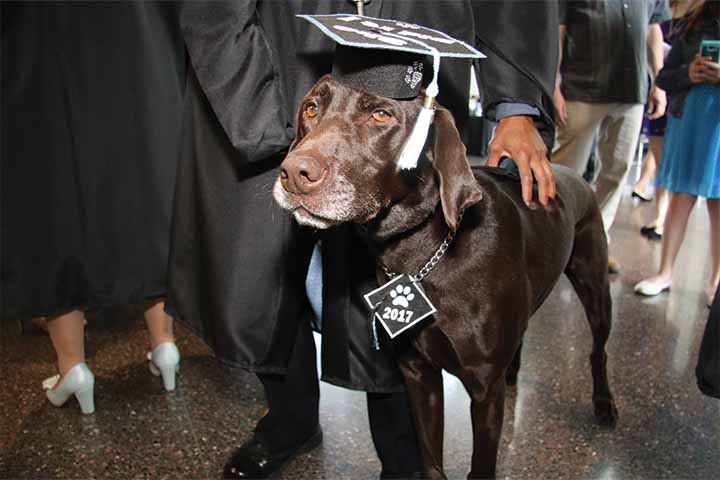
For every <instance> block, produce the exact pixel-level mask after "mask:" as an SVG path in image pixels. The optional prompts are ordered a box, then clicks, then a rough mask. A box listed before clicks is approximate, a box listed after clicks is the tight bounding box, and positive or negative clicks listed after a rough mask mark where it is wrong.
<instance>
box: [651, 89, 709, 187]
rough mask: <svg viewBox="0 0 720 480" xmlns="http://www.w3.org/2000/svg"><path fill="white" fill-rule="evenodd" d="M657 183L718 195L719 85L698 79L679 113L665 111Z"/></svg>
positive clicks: (660, 185) (663, 185) (658, 184)
mask: <svg viewBox="0 0 720 480" xmlns="http://www.w3.org/2000/svg"><path fill="white" fill-rule="evenodd" d="M655 183H656V185H657V186H659V187H662V188H664V189H666V190H669V191H671V192H684V193H689V194H691V195H696V196H699V197H706V198H720V85H713V84H709V83H701V84H699V85H695V86H693V87H692V88H691V89H690V91H689V92H688V95H687V98H686V99H685V105H684V107H683V113H682V116H681V117H680V118H677V117H675V116H673V115H672V113H668V124H667V130H666V131H665V140H664V142H663V153H662V160H661V161H660V166H659V168H658V172H657V177H656V179H655Z"/></svg>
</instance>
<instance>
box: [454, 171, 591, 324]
mask: <svg viewBox="0 0 720 480" xmlns="http://www.w3.org/2000/svg"><path fill="white" fill-rule="evenodd" d="M553 172H554V174H555V179H556V188H557V195H556V197H555V199H554V200H553V201H551V202H550V204H549V205H548V207H547V208H543V207H542V206H540V205H539V204H538V203H536V202H533V203H532V204H531V205H530V207H528V206H527V205H525V203H524V202H523V200H522V196H521V194H520V183H519V178H518V177H517V175H515V174H513V173H512V172H509V171H507V170H504V169H499V168H487V167H476V168H473V174H474V175H475V179H476V181H477V182H478V185H479V186H480V189H481V190H482V192H483V202H482V204H480V205H476V206H475V207H473V208H472V209H470V211H468V212H466V215H465V216H466V218H465V219H464V220H463V222H464V223H466V224H467V223H470V224H472V225H473V227H471V228H468V229H469V230H472V231H466V232H465V233H464V234H463V235H465V236H467V237H468V238H467V239H463V240H459V242H468V243H469V244H474V245H475V246H476V247H477V248H479V249H483V250H485V249H487V250H488V252H492V256H493V257H494V258H495V260H494V261H493V263H495V262H502V264H503V268H502V269H501V270H503V271H505V272H507V273H508V276H509V277H510V278H512V277H513V276H514V275H515V274H514V273H513V269H516V271H519V272H524V273H526V274H527V277H528V278H527V279H528V281H529V286H530V293H529V297H530V298H529V299H528V300H529V301H530V303H531V304H532V310H531V311H532V312H534V311H535V310H536V309H537V308H538V307H539V306H540V305H541V304H542V301H543V300H544V299H545V297H546V296H547V294H548V293H549V291H550V289H551V288H550V287H549V286H552V285H554V284H555V282H556V281H557V279H558V278H559V277H560V275H561V274H562V273H563V271H564V270H565V267H566V266H567V264H568V262H569V260H570V257H571V253H572V251H573V245H574V242H575V238H576V232H579V231H582V230H583V229H586V228H592V229H593V231H594V235H597V236H599V237H602V238H603V239H604V238H605V237H604V232H603V230H602V228H601V227H602V224H601V221H600V220H599V219H600V211H599V209H598V207H597V203H596V201H595V198H594V193H593V191H592V189H591V188H590V186H589V185H588V184H587V182H585V181H584V180H583V179H582V178H580V177H579V176H578V175H577V174H575V173H574V172H573V171H572V170H570V169H568V168H566V167H563V166H558V165H556V166H553ZM535 197H537V195H535ZM481 224H482V225H481ZM597 253H598V255H600V256H601V255H602V252H601V251H600V252H597ZM470 258H472V257H470ZM481 270H483V271H485V267H482V268H481ZM479 275H480V276H483V274H482V273H480V272H479Z"/></svg>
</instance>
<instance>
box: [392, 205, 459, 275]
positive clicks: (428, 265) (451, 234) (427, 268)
mask: <svg viewBox="0 0 720 480" xmlns="http://www.w3.org/2000/svg"><path fill="white" fill-rule="evenodd" d="M464 213H465V212H464V211H462V212H460V215H459V216H458V221H457V225H458V227H457V230H451V229H448V233H447V235H446V236H445V240H443V242H442V243H441V244H440V246H439V247H438V248H437V250H435V253H433V256H432V257H430V260H428V261H427V262H425V265H423V267H422V268H421V269H420V270H419V271H418V273H416V274H415V275H408V277H409V278H410V280H412V281H413V282H420V281H421V280H422V279H424V278H425V277H427V276H428V275H430V272H432V271H433V270H434V269H435V267H436V266H437V264H438V263H440V259H441V258H442V257H443V256H444V255H445V252H447V249H448V248H450V244H451V243H452V241H453V239H454V238H455V234H456V233H457V232H458V230H460V222H462V218H463V214H464ZM378 263H379V264H380V268H381V269H382V271H383V272H385V275H386V276H387V277H388V278H391V279H392V278H394V277H396V276H398V275H400V274H399V273H395V272H392V271H390V269H389V268H388V267H387V265H385V264H384V263H383V262H382V260H378Z"/></svg>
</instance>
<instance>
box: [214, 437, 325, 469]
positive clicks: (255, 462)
mask: <svg viewBox="0 0 720 480" xmlns="http://www.w3.org/2000/svg"><path fill="white" fill-rule="evenodd" d="M321 442H322V430H320V427H319V426H318V427H317V429H316V430H315V432H313V434H312V435H310V437H308V439H307V440H305V441H304V442H303V443H301V444H300V445H296V446H294V447H290V448H288V449H285V450H279V451H273V450H272V449H271V448H270V446H269V445H267V444H264V443H263V442H262V441H260V440H259V439H258V438H257V437H255V436H253V438H251V439H250V440H248V441H247V442H245V443H244V444H243V445H242V446H241V447H240V448H238V449H237V450H235V453H233V456H232V457H231V458H230V460H229V461H228V463H226V464H225V468H224V470H223V478H224V479H231V478H270V477H271V476H273V475H274V474H276V473H278V472H279V471H280V470H281V469H282V468H283V467H284V466H285V465H286V464H287V463H288V462H290V460H292V459H293V458H295V457H297V456H298V455H301V454H303V453H306V452H309V451H310V450H312V449H313V448H315V447H317V446H318V445H320V443H321Z"/></svg>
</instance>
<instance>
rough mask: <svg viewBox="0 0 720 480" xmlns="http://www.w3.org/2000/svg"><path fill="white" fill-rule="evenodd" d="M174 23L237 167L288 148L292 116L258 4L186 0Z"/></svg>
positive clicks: (239, 0)
mask: <svg viewBox="0 0 720 480" xmlns="http://www.w3.org/2000/svg"><path fill="white" fill-rule="evenodd" d="M179 21H180V26H181V29H182V35H183V38H184V40H185V44H186V47H187V51H188V54H189V57H190V62H191V63H192V67H193V69H194V70H195V73H196V75H197V78H198V81H199V83H200V86H201V88H202V90H203V92H204V93H205V95H206V97H207V99H208V101H209V102H210V105H211V106H212V108H213V110H214V112H215V114H216V115H217V118H218V120H219V121H220V123H221V124H222V127H223V129H224V131H225V133H226V134H227V136H228V138H229V139H230V142H231V143H232V145H233V147H234V148H235V149H236V150H238V151H239V152H240V155H239V158H240V159H241V162H242V163H243V165H240V166H239V167H241V168H242V167H244V166H246V165H245V164H253V163H257V162H260V161H262V160H264V159H266V158H268V157H269V156H271V155H272V154H274V153H277V152H279V151H281V150H283V149H285V148H287V146H288V145H290V142H291V140H292V137H293V131H292V127H291V116H290V115H289V114H288V111H287V108H286V103H287V102H285V101H284V93H283V89H282V87H281V83H280V79H279V76H280V75H279V69H278V65H277V59H276V58H274V55H273V52H272V49H271V48H270V46H269V44H268V40H267V37H266V33H265V31H264V30H263V28H262V26H261V25H260V21H259V18H258V13H257V2H256V1H255V0H237V1H213V2H207V1H193V0H188V1H186V2H183V3H182V4H180V7H179Z"/></svg>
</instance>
